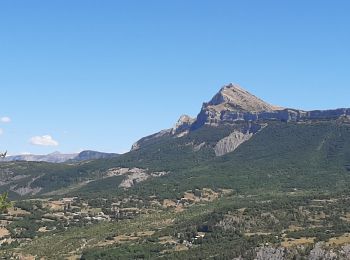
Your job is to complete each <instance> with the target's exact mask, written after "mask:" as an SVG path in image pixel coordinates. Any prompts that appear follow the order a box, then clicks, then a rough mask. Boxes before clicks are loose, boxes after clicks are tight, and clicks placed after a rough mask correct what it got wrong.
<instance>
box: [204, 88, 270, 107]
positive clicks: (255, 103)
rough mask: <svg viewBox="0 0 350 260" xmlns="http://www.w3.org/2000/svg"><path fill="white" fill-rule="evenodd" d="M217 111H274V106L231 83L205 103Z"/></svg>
mask: <svg viewBox="0 0 350 260" xmlns="http://www.w3.org/2000/svg"><path fill="white" fill-rule="evenodd" d="M205 105H206V106H210V107H212V108H214V109H215V110H217V111H222V110H227V109H228V110H231V111H242V112H261V111H273V110H274V109H275V108H274V106H272V105H270V104H268V103H266V102H265V101H263V100H261V99H259V98H257V97H256V96H254V95H253V94H251V93H249V92H248V91H246V90H245V89H243V88H242V87H241V86H239V85H237V84H233V83H230V84H228V85H226V86H224V87H222V88H221V89H220V91H219V92H218V93H217V94H216V95H215V96H214V97H213V98H212V100H211V101H209V102H208V103H205Z"/></svg>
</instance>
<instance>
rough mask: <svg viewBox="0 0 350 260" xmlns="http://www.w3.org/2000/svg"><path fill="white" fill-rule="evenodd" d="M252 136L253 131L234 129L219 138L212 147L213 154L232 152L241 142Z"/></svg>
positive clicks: (220, 154) (219, 154)
mask: <svg viewBox="0 0 350 260" xmlns="http://www.w3.org/2000/svg"><path fill="white" fill-rule="evenodd" d="M252 136H253V133H249V132H247V133H242V132H238V131H234V132H233V133H231V134H230V135H229V136H227V137H225V138H223V139H221V140H220V141H219V142H217V144H216V145H215V147H214V151H215V155H216V156H222V155H225V154H227V153H230V152H233V151H234V150H236V149H237V148H238V146H240V145H241V144H243V143H244V142H246V141H248V140H249V139H250V138H251V137H252Z"/></svg>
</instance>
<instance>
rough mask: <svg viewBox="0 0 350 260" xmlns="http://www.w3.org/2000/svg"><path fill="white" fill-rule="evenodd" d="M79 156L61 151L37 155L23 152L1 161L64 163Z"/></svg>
mask: <svg viewBox="0 0 350 260" xmlns="http://www.w3.org/2000/svg"><path fill="white" fill-rule="evenodd" d="M76 156H78V154H76V153H73V154H63V153H60V152H54V153H50V154H46V155H35V154H22V155H13V156H7V157H6V158H4V159H2V160H0V161H7V162H11V161H33V162H51V163H62V162H65V161H68V160H71V159H73V158H75V157H76Z"/></svg>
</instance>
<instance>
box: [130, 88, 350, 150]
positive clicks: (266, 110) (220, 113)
mask: <svg viewBox="0 0 350 260" xmlns="http://www.w3.org/2000/svg"><path fill="white" fill-rule="evenodd" d="M342 116H344V117H350V108H337V109H328V110H311V111H304V110H301V109H295V108H284V107H279V106H274V105H271V104H269V103H267V102H265V101H263V100H262V99H260V98H258V97H256V96H254V95H253V94H251V93H250V92H248V91H247V90H245V89H244V88H242V87H241V86H239V85H238V84H233V83H230V84H228V85H225V86H223V87H222V88H221V89H220V90H219V92H218V93H216V94H215V95H214V96H213V97H212V99H211V100H210V101H209V102H204V103H203V105H202V108H201V110H200V112H199V114H198V115H197V117H196V118H191V117H189V116H187V115H183V116H181V117H180V119H179V120H178V122H177V123H176V125H175V126H174V127H173V128H171V129H165V130H162V131H160V132H158V133H155V134H153V135H150V136H146V137H144V138H142V139H140V140H138V141H137V142H136V143H134V145H133V146H132V148H131V150H136V149H139V148H140V147H141V146H142V145H143V144H147V143H149V142H152V141H155V140H156V139H157V138H161V137H164V136H174V137H181V136H184V135H186V134H188V133H189V132H191V131H195V130H197V129H199V128H201V127H203V126H204V125H209V126H214V127H217V126H219V125H234V124H236V122H239V121H243V122H255V123H258V124H261V126H263V124H264V123H263V122H264V121H276V120H277V121H282V122H289V121H293V122H298V121H309V120H327V119H337V118H339V117H342ZM245 131H246V130H245ZM242 133H243V134H247V131H246V132H242ZM248 133H249V131H248ZM255 133H256V132H253V134H255Z"/></svg>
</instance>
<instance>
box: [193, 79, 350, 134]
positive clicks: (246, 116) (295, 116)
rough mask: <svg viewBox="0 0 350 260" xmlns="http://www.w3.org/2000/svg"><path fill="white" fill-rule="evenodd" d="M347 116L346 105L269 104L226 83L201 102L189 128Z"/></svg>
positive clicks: (348, 114)
mask: <svg viewBox="0 0 350 260" xmlns="http://www.w3.org/2000/svg"><path fill="white" fill-rule="evenodd" d="M341 116H350V108H340V109H334V110H314V111H303V110H299V109H291V108H281V107H275V106H272V105H270V104H268V103H266V102H264V101H262V100H260V99H258V98H257V97H255V96H254V95H252V94H250V93H249V92H247V91H245V90H243V89H242V88H241V87H239V86H237V85H233V84H229V85H227V86H225V87H223V88H222V89H221V90H220V91H219V93H217V94H216V95H215V96H214V97H213V99H212V100H211V101H210V102H208V103H204V104H203V107H202V109H201V112H200V113H199V114H198V116H197V119H196V120H195V121H194V123H193V124H192V125H191V130H195V129H198V128H200V127H202V126H203V125H211V126H218V125H221V124H234V123H236V122H237V121H253V122H255V121H271V120H278V121H284V122H289V121H294V122H296V121H307V120H327V119H337V118H339V117H341Z"/></svg>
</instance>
